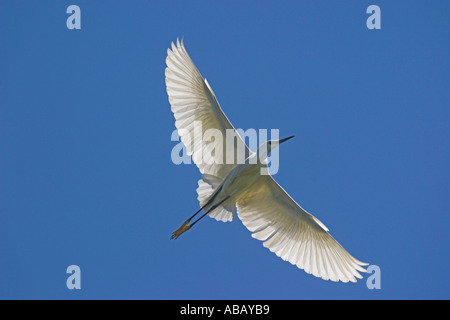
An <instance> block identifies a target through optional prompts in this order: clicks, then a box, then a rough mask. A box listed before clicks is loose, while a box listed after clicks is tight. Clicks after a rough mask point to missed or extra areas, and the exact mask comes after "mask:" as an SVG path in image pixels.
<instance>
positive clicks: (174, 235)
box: [170, 196, 230, 239]
mask: <svg viewBox="0 0 450 320" xmlns="http://www.w3.org/2000/svg"><path fill="white" fill-rule="evenodd" d="M229 197H230V196H228V197H226V198H225V199H223V200H222V201H220V202H219V203H218V204H216V205H214V206H212V207H211V208H210V209H209V210H208V211H206V212H205V214H203V215H202V216H201V217H200V218H198V219H197V220H195V221H194V222H193V223H192V224H189V223H190V222H191V219H192V218H194V217H195V216H196V215H197V214H198V213H199V212H200V211H201V210H203V209H204V208H205V207H206V206H207V205H208V204H209V202H208V203H207V204H205V205H204V206H203V207H201V208H200V209H199V210H198V211H197V212H196V213H194V215H193V216H192V217H190V218H189V219H187V220H186V221H185V222H184V223H183V224H182V225H181V227H179V228H178V229H177V230H175V231H174V232H173V233H172V236H171V237H170V239H178V237H179V236H181V235H182V234H183V233H185V232H186V231H188V230H189V229H190V228H192V226H193V225H194V224H196V223H197V222H199V221H200V220H201V219H202V218H203V217H204V216H206V215H207V214H208V213H210V212H211V211H213V210H214V209H216V208H217V207H218V206H220V205H221V204H222V203H224V202H225V200H227V199H228V198H229Z"/></svg>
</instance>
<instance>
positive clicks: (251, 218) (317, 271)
mask: <svg viewBox="0 0 450 320" xmlns="http://www.w3.org/2000/svg"><path fill="white" fill-rule="evenodd" d="M237 207H238V216H239V218H240V219H241V220H242V222H243V224H244V225H245V226H246V227H247V228H248V229H249V230H250V231H251V232H252V236H253V237H254V238H256V239H258V240H261V241H263V245H264V246H265V247H266V248H268V249H269V250H270V251H272V252H274V253H275V254H276V255H277V256H279V257H280V258H282V259H283V260H286V261H289V262H290V263H292V264H294V265H296V266H297V267H299V268H301V269H304V270H305V272H307V273H311V274H313V275H314V276H316V277H319V278H322V279H325V280H332V281H342V282H348V281H351V282H356V278H359V279H361V278H362V276H361V274H360V273H359V272H366V270H365V269H364V268H363V267H362V266H364V265H367V264H366V263H364V262H361V261H359V260H357V259H355V258H354V257H352V256H351V255H350V254H349V253H348V252H347V251H346V250H345V249H344V248H343V247H342V246H341V245H340V244H339V243H338V242H337V241H336V240H335V239H333V237H332V236H331V235H330V234H329V233H328V229H327V227H326V226H325V225H324V224H323V223H322V222H321V221H320V220H319V219H317V218H316V217H314V216H312V215H311V214H309V213H308V212H306V211H305V210H304V209H303V208H301V207H300V206H299V205H298V204H297V203H296V202H295V201H294V200H293V199H292V198H291V197H290V196H289V195H288V194H287V193H286V191H284V190H283V188H281V187H280V185H279V184H278V183H277V182H276V181H275V180H274V179H273V178H272V177H271V176H268V175H267V176H261V178H260V180H259V181H258V182H257V183H255V184H254V185H253V186H252V187H250V188H249V189H247V191H245V192H244V193H243V194H242V195H240V196H239V198H238V199H237Z"/></svg>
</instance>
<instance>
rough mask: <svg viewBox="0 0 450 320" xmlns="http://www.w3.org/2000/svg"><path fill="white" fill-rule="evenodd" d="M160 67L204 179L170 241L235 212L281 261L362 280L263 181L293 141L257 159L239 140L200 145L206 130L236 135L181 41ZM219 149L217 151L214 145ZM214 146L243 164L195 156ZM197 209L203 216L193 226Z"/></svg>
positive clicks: (330, 276) (317, 226)
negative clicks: (196, 205) (271, 160)
mask: <svg viewBox="0 0 450 320" xmlns="http://www.w3.org/2000/svg"><path fill="white" fill-rule="evenodd" d="M166 64H167V68H166V71H165V75H166V86H167V94H168V96H169V102H170V104H171V107H172V112H173V113H174V116H175V119H176V121H175V126H176V127H177V129H178V132H179V134H180V137H181V141H182V142H183V143H184V145H185V146H186V150H187V152H188V154H189V155H192V159H193V161H194V163H195V164H196V165H197V166H198V168H199V170H200V172H201V173H202V179H201V180H199V182H198V184H199V187H198V188H197V193H198V200H199V202H200V209H199V210H198V211H197V212H196V213H195V214H194V215H193V216H192V217H190V218H189V219H188V220H186V221H185V222H184V223H183V224H182V226H181V227H180V228H178V229H177V230H175V231H174V232H173V234H172V237H171V239H176V238H178V237H179V236H180V235H181V234H182V233H184V232H185V231H187V230H189V229H190V228H191V227H192V226H193V225H195V224H196V223H197V222H198V221H199V220H200V219H202V218H203V217H204V216H205V215H209V216H210V217H212V218H215V219H216V220H219V221H231V220H232V219H233V215H234V212H235V210H236V208H237V215H238V217H239V218H240V219H241V221H242V223H243V224H244V225H245V226H246V227H247V229H248V230H250V231H251V232H252V236H253V237H254V238H256V239H258V240H261V241H263V245H264V246H265V247H267V248H269V250H270V251H272V252H274V253H275V254H276V255H277V256H279V257H280V258H282V259H283V260H287V261H289V262H290V263H292V264H294V265H296V266H297V267H299V268H300V269H304V270H305V271H306V272H307V273H311V274H313V275H314V276H316V277H320V278H322V279H325V280H332V281H342V282H348V281H352V282H356V279H355V278H359V279H361V278H362V276H361V275H360V273H359V272H366V270H365V269H364V268H363V267H362V266H363V265H367V263H363V262H361V261H359V260H357V259H355V258H354V257H352V256H351V255H350V254H349V253H348V252H347V251H346V250H345V249H344V248H343V247H342V246H341V245H340V244H339V243H338V242H337V241H336V240H334V239H333V237H332V236H331V235H329V233H328V229H327V227H325V225H324V224H323V223H322V222H320V221H319V220H318V219H317V218H316V217H314V216H313V215H311V214H309V213H308V212H306V211H305V210H304V209H303V208H301V207H300V206H299V205H298V204H297V203H296V202H295V201H294V200H293V199H292V198H291V197H290V196H289V195H288V194H287V193H286V191H284V189H283V188H281V187H280V185H279V184H278V183H277V182H276V181H275V180H274V179H273V178H272V176H270V175H268V174H261V168H263V167H264V166H267V159H266V157H267V155H268V154H269V153H270V151H272V150H273V149H274V148H276V147H277V146H278V145H279V144H281V143H283V142H284V141H286V140H288V139H290V138H292V137H289V138H286V139H282V140H279V141H268V142H266V143H265V144H263V145H262V146H260V148H259V149H258V152H257V153H253V152H251V151H250V150H249V149H248V148H247V146H246V145H245V143H244V141H243V140H242V138H240V137H239V135H236V136H237V138H236V139H234V140H233V141H229V140H223V141H219V140H215V139H214V140H213V139H211V140H203V139H199V134H201V133H203V132H205V131H206V130H208V129H217V130H219V131H220V132H222V134H223V136H225V132H226V130H230V129H231V130H234V128H233V126H232V125H231V123H230V121H229V120H228V119H227V117H226V116H225V114H224V113H223V111H222V109H221V108H220V106H219V103H218V102H217V99H216V96H215V95H214V93H213V91H212V89H211V87H210V86H209V84H208V82H207V81H206V79H203V78H202V76H201V74H200V72H199V71H198V70H197V68H196V67H195V65H194V63H193V62H192V60H191V58H190V57H189V55H188V53H187V51H186V49H185V47H184V45H183V41H181V42H180V41H179V40H178V39H177V43H176V45H175V44H174V43H172V50H171V49H168V50H167V59H166ZM195 121H201V123H202V132H200V133H199V132H197V133H196V132H194V131H195V130H194V122H195ZM217 143H223V146H217V145H215V144H217ZM230 143H231V144H232V145H229V144H230ZM198 147H202V148H198ZM212 147H219V149H218V150H223V151H224V152H225V151H226V150H233V151H234V152H236V153H238V152H245V154H246V157H247V158H246V161H245V163H242V164H237V163H235V162H233V163H227V162H226V161H223V160H224V159H225V156H224V154H221V153H220V152H219V153H217V155H216V156H217V157H223V158H221V159H205V156H206V157H208V155H207V154H206V155H205V153H204V152H203V154H200V153H202V151H201V150H204V149H208V148H209V149H208V150H211V148H212ZM227 148H230V149H227ZM211 154H212V153H211ZM210 157H214V156H213V155H210ZM254 157H256V159H257V161H256V162H255V161H250V159H253V160H255V158H254ZM208 160H218V161H208ZM202 210H203V211H204V212H205V213H204V214H203V216H201V217H200V218H199V219H197V220H196V221H194V222H192V223H191V220H192V219H193V218H194V217H195V216H196V215H197V214H198V213H199V212H200V211H202Z"/></svg>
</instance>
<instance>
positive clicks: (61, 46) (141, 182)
mask: <svg viewBox="0 0 450 320" xmlns="http://www.w3.org/2000/svg"><path fill="white" fill-rule="evenodd" d="M71 4H77V5H79V6H80V8H81V30H68V29H67V28H66V19H67V18H68V16H69V14H67V13H66V9H67V7H68V6H69V5H71ZM371 4H377V5H379V6H380V8H381V19H382V20H381V27H382V28H381V30H369V29H367V27H366V19H367V18H368V16H369V15H368V14H367V13H366V8H367V7H368V6H369V5H371ZM449 9H450V6H449V2H448V1H431V2H430V1H408V2H405V1H379V0H377V1H360V0H358V1H319V2H316V1H1V2H0V150H1V157H0V188H1V189H0V298H3V299H5V298H12V299H23V298H26V299H80V298H82V299H108V298H113V299H322V298H324V299H333V298H336V299H352V298H356V299H422V298H425V299H428V298H430V299H431V298H437V299H449V298H450V295H449V291H450V290H449V278H450V272H449V263H450V259H449V253H450V250H449V242H450V241H449V240H450V237H449V222H450V219H449V213H450V212H449V202H448V200H449V190H450V188H449V187H450V186H449V180H450V179H449V178H450V177H449V162H450V157H449V150H450V149H449V147H450V146H449V136H450V135H449V134H450V130H449V119H450V118H449V116H450V114H449V102H450V94H449V56H450V52H449V51H450V50H449V39H450V28H449V20H448V13H449ZM182 36H184V42H185V45H186V47H187V49H188V52H189V53H190V55H191V57H192V58H193V60H194V62H195V63H196V65H197V67H198V68H199V69H200V72H201V73H202V75H203V76H205V77H207V78H208V81H209V82H210V83H211V85H212V87H213V89H214V91H215V93H216V95H217V97H218V99H219V101H220V103H221V106H222V108H223V109H224V111H225V113H226V114H227V116H228V117H229V119H230V120H231V122H232V123H233V124H234V125H235V127H238V128H243V129H248V128H255V129H280V136H282V137H283V136H288V135H295V136H296V138H295V139H293V140H291V141H289V143H286V144H285V145H283V147H282V148H281V149H280V157H281V163H280V170H279V172H278V174H277V175H276V179H277V181H278V182H279V183H280V184H281V185H282V186H283V187H284V188H285V189H286V190H287V191H288V192H289V193H290V195H291V196H292V197H293V198H294V199H296V201H297V202H298V203H299V204H301V205H302V206H303V207H304V208H305V209H306V210H308V211H309V212H311V213H313V214H314V215H316V216H318V217H319V218H320V219H321V220H322V221H323V222H324V223H325V224H326V225H327V226H328V227H329V229H330V230H331V234H332V235H333V236H334V237H335V238H336V239H337V240H338V241H339V242H340V243H341V244H342V245H343V246H344V247H345V248H346V249H347V250H348V251H349V252H350V253H351V254H353V255H354V256H355V257H357V258H358V259H360V260H362V261H367V262H369V263H371V264H374V265H378V266H379V267H380V268H381V289H380V290H369V289H367V287H366V279H367V275H364V276H365V277H364V279H363V280H361V281H359V282H358V283H356V284H343V283H333V282H329V281H323V280H321V279H318V278H315V277H313V276H311V275H308V274H306V273H305V272H303V271H302V270H299V269H297V268H296V267H295V266H292V265H291V264H289V263H287V262H284V261H282V260H281V259H279V258H278V257H276V256H275V255H274V254H272V253H271V252H269V251H268V250H267V249H266V248H264V247H263V246H262V244H261V242H259V241H257V240H255V239H253V238H251V236H250V233H249V232H248V231H247V230H246V229H245V227H244V226H243V225H242V223H241V222H240V221H239V219H237V218H236V219H235V220H234V221H233V222H232V223H226V224H225V223H219V222H216V221H215V220H212V219H204V220H203V221H202V222H201V223H199V224H198V225H196V227H195V228H194V229H192V230H191V231H189V232H188V233H186V234H185V235H183V236H182V237H181V238H180V239H178V240H176V241H170V240H169V237H170V235H171V232H172V231H173V230H174V229H175V228H177V227H178V226H179V225H180V224H181V223H182V222H183V221H184V220H185V219H186V218H187V217H189V216H190V215H191V214H192V213H193V212H194V211H196V210H197V208H198V202H197V200H196V197H197V195H196V192H195V189H196V187H197V180H198V179H199V178H200V174H199V172H198V170H197V168H196V167H195V166H194V165H179V166H176V165H174V164H173V163H172V161H171V157H170V155H171V150H172V148H173V147H174V146H175V145H176V144H177V142H173V141H171V139H170V137H171V134H172V132H173V130H174V129H175V126H174V118H173V115H172V113H171V111H170V105H169V102H168V99H167V94H166V89H165V83H164V69H165V57H166V50H167V48H168V47H169V45H170V43H171V41H174V40H176V38H177V37H182ZM72 264H76V265H79V266H80V268H81V287H82V288H81V290H72V291H71V290H68V289H67V288H66V279H67V277H68V274H66V268H67V267H68V266H69V265H72Z"/></svg>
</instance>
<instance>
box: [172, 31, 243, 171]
mask: <svg viewBox="0 0 450 320" xmlns="http://www.w3.org/2000/svg"><path fill="white" fill-rule="evenodd" d="M166 64H167V68H166V71H165V74H166V87H167V94H168V96H169V102H170V104H171V107H172V112H173V114H174V116H175V126H176V128H177V129H178V133H179V135H180V137H181V141H182V142H183V144H184V145H185V146H186V150H187V153H188V154H189V155H192V159H193V161H194V163H195V164H196V165H197V167H198V168H199V170H200V172H201V173H202V174H204V173H206V174H211V175H214V176H216V177H219V178H222V179H224V178H225V177H226V175H227V174H228V173H229V172H230V171H231V170H232V169H233V168H234V167H235V165H236V162H237V160H236V159H240V158H238V153H240V152H244V153H245V155H244V159H245V158H246V157H247V156H248V155H249V154H250V151H249V149H248V148H247V146H246V145H245V143H244V141H243V140H242V138H241V137H240V136H239V134H238V133H237V132H236V131H235V130H234V127H233V126H232V125H231V123H230V121H229V120H228V118H227V117H226V116H225V114H224V113H223V111H222V109H221V108H220V106H219V103H218V102H217V99H216V96H215V95H214V92H213V91H212V89H211V87H210V85H209V84H208V82H207V81H206V79H203V77H202V76H201V74H200V72H199V71H198V69H197V67H196V66H195V65H194V63H193V62H192V60H191V58H190V57H189V55H188V53H187V51H186V48H185V47H184V44H183V42H182V41H181V42H180V41H179V40H178V39H177V41H176V44H174V43H172V46H171V49H167V58H166ZM198 123H201V129H202V130H200V129H197V130H195V129H196V128H195V124H198ZM197 128H199V127H197ZM208 129H217V130H219V132H220V133H221V134H222V141H220V139H218V140H217V141H216V139H210V140H206V139H203V135H204V134H205V132H206V131H207V130H208ZM227 129H232V130H230V131H229V134H235V135H236V136H237V139H230V140H228V139H226V132H227ZM234 142H235V143H234ZM230 143H231V144H232V145H227V144H230ZM214 150H219V152H214ZM227 150H232V151H233V152H234V153H233V154H234V159H235V160H236V161H233V162H232V163H226V161H225V160H226V159H227V155H226V152H227ZM220 151H221V152H220Z"/></svg>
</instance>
